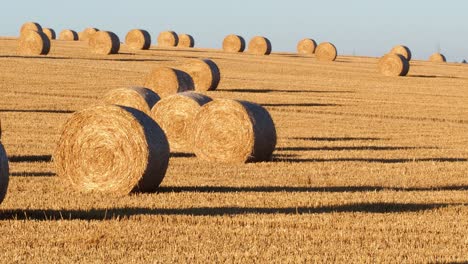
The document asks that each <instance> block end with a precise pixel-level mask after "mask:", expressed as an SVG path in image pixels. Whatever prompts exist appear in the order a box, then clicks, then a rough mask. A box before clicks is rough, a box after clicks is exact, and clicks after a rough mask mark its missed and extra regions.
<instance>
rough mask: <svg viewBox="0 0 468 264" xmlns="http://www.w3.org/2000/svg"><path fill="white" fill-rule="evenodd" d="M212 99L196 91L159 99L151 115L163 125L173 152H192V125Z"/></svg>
mask: <svg viewBox="0 0 468 264" xmlns="http://www.w3.org/2000/svg"><path fill="white" fill-rule="evenodd" d="M211 100H212V99H211V98H210V97H208V96H206V95H203V94H200V93H195V92H183V93H178V94H174V95H171V96H168V97H166V98H164V99H162V100H161V101H159V102H158V103H157V104H156V105H155V106H154V107H153V109H152V110H151V117H152V118H153V119H154V120H155V121H156V122H157V123H158V124H159V125H160V126H161V128H162V129H163V130H164V132H165V133H166V136H167V138H168V140H169V146H170V149H171V151H172V152H186V153H192V152H193V149H192V147H193V146H192V132H193V129H192V125H193V124H194V119H195V116H196V115H197V114H198V111H200V109H201V107H202V106H203V105H205V104H206V103H208V102H210V101H211Z"/></svg>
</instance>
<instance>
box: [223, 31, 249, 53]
mask: <svg viewBox="0 0 468 264" xmlns="http://www.w3.org/2000/svg"><path fill="white" fill-rule="evenodd" d="M223 50H224V51H226V52H244V50H245V40H244V38H243V37H241V36H238V35H234V34H231V35H228V36H226V37H225V38H224V40H223Z"/></svg>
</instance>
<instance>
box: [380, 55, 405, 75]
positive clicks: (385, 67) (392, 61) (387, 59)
mask: <svg viewBox="0 0 468 264" xmlns="http://www.w3.org/2000/svg"><path fill="white" fill-rule="evenodd" d="M409 67H410V65H409V62H408V61H407V60H406V58H405V57H403V55H400V54H392V53H389V54H386V55H385V56H383V57H382V58H381V59H380V61H379V70H380V72H381V73H382V74H383V75H385V76H406V75H407V74H408V71H409Z"/></svg>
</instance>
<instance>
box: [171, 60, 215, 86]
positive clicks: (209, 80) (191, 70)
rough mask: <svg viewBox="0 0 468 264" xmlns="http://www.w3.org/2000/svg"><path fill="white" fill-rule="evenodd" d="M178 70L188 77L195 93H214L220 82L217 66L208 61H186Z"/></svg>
mask: <svg viewBox="0 0 468 264" xmlns="http://www.w3.org/2000/svg"><path fill="white" fill-rule="evenodd" d="M180 69H181V70H182V71H184V72H186V73H188V74H189V75H190V77H191V78H192V80H193V84H194V88H195V90H197V91H214V90H216V88H217V87H218V84H219V82H220V80H221V73H220V71H219V68H218V66H217V65H216V63H215V62H214V61H212V60H210V59H200V60H199V59H193V60H188V61H186V62H184V64H183V65H182V66H180Z"/></svg>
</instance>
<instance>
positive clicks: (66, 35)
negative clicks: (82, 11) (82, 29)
mask: <svg viewBox="0 0 468 264" xmlns="http://www.w3.org/2000/svg"><path fill="white" fill-rule="evenodd" d="M59 40H64V41H75V40H78V33H76V32H75V31H73V30H71V29H64V30H62V31H61V32H60V34H59Z"/></svg>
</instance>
